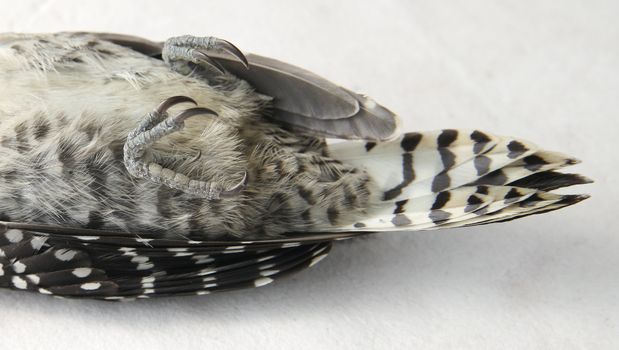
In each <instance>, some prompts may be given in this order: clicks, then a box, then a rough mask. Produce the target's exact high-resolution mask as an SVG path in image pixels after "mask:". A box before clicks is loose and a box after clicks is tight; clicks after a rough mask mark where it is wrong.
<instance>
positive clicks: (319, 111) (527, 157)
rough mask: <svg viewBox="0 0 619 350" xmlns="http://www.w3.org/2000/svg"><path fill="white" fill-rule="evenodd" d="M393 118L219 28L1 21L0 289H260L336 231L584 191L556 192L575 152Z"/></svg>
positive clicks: (467, 219) (480, 212)
mask: <svg viewBox="0 0 619 350" xmlns="http://www.w3.org/2000/svg"><path fill="white" fill-rule="evenodd" d="M209 50H210V51H209ZM231 57H232V58H231ZM245 66H247V67H245ZM398 125H399V123H398V120H397V117H396V116H395V115H393V114H392V113H391V112H390V111H389V110H387V109H386V108H384V107H382V106H380V105H378V104H377V103H375V102H374V101H372V100H371V99H369V98H368V97H365V96H362V95H358V94H355V93H352V92H350V91H348V90H345V89H343V88H339V87H337V86H335V85H333V84H332V83H330V82H328V81H326V80H324V79H322V78H320V77H317V76H315V75H313V74H312V73H309V72H306V71H304V70H302V69H299V68H296V67H294V66H290V65H287V64H285V63H281V62H278V61H275V60H272V59H268V58H264V57H260V56H255V55H247V56H244V55H242V54H240V51H238V49H236V48H235V47H234V46H233V45H231V44H229V43H228V42H225V41H221V40H219V39H214V38H194V37H178V38H172V39H169V40H168V41H166V43H165V44H164V45H160V44H157V43H152V42H148V41H146V40H143V39H139V38H133V37H125V36H119V35H109V34H89V33H59V34H41V35H31V34H28V35H25V34H4V35H0V220H1V221H2V222H4V224H3V226H2V227H3V229H4V231H3V232H2V233H0V272H1V273H0V286H5V287H10V288H15V289H28V290H33V291H39V292H41V293H45V294H54V295H59V296H73V297H81V296H87V297H94V298H102V299H108V300H115V299H123V298H135V297H148V296H159V295H178V294H204V293H208V292H210V291H215V290H228V289H234V288H240V287H246V286H259V285H263V284H266V283H268V282H270V281H271V280H272V279H274V278H275V277H278V276H280V275H281V276H283V275H286V274H288V273H291V272H294V271H297V270H299V269H301V268H303V267H306V266H309V265H311V264H313V263H315V262H316V261H318V260H319V259H320V258H321V257H324V255H326V253H327V252H328V249H329V247H330V244H331V241H332V240H334V239H339V238H347V237H352V236H355V235H360V234H363V233H367V232H377V231H396V230H420V229H435V228H443V227H459V226H465V225H475V224H485V223H491V222H498V221H505V220H510V219H513V218H517V217H521V216H526V215H530V214H533V213H539V212H546V211H550V210H554V209H558V208H561V207H564V206H567V205H570V204H573V203H576V202H578V201H580V200H582V199H584V198H585V197H584V196H574V195H558V194H553V193H551V192H549V191H551V190H553V189H555V188H558V187H563V186H567V185H572V184H580V183H585V182H587V181H588V180H587V179H585V178H583V177H581V176H578V175H572V174H563V173H559V172H557V171H555V170H556V169H558V168H561V167H563V166H566V165H570V164H574V163H575V162H576V160H575V159H573V158H572V157H568V156H564V155H562V154H559V153H554V152H548V151H545V150H541V149H539V148H538V147H536V146H534V145H532V144H530V143H528V142H524V141H522V140H518V139H514V138H506V137H497V136H493V135H491V134H488V133H485V132H482V131H477V130H468V131H466V130H441V131H436V132H425V133H406V134H403V135H401V134H399V130H398ZM327 137H340V138H346V139H349V140H347V141H342V142H337V143H332V142H327V141H326V139H325V138H327Z"/></svg>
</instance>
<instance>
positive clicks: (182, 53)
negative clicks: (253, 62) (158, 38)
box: [162, 35, 249, 73]
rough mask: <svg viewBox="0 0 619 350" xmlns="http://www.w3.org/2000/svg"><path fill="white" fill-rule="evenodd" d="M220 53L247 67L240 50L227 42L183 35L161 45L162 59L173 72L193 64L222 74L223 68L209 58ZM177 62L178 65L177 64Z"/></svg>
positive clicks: (245, 59)
mask: <svg viewBox="0 0 619 350" xmlns="http://www.w3.org/2000/svg"><path fill="white" fill-rule="evenodd" d="M222 53H223V54H227V55H231V56H233V57H235V58H236V59H237V60H238V61H239V62H240V63H241V64H243V65H244V66H245V68H248V67H249V63H248V62H247V58H245V55H243V53H242V52H241V50H239V49H238V48H237V47H236V46H234V45H233V44H232V43H230V42H229V41H227V40H223V39H219V38H215V37H211V36H207V37H195V36H191V35H184V36H177V37H173V38H170V39H168V40H166V42H165V43H164V44H163V50H162V57H163V60H164V61H165V62H166V63H168V64H169V65H170V66H171V67H172V68H173V69H175V70H180V71H184V70H186V67H187V66H186V64H185V63H186V62H193V63H195V64H197V65H201V66H207V67H209V68H211V69H215V70H216V71H219V72H220V73H223V72H224V68H223V67H222V66H221V65H220V64H219V63H218V62H217V61H216V60H215V59H213V58H212V57H211V56H212V55H213V54H222ZM179 62H180V63H181V64H180V65H179V64H177V63H179ZM183 73H187V72H183Z"/></svg>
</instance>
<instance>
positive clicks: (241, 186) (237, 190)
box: [219, 171, 247, 198]
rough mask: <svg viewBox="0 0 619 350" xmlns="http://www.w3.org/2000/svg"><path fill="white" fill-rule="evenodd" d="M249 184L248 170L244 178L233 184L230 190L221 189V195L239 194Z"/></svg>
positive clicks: (231, 195) (227, 196) (225, 196)
mask: <svg viewBox="0 0 619 350" xmlns="http://www.w3.org/2000/svg"><path fill="white" fill-rule="evenodd" d="M246 185H247V171H245V173H244V174H243V179H242V180H241V181H240V182H239V183H238V184H236V185H234V186H232V188H230V189H229V190H226V191H221V193H220V194H219V196H220V197H224V198H229V197H234V196H237V195H239V194H240V193H241V192H242V191H243V190H244V189H245V186H246Z"/></svg>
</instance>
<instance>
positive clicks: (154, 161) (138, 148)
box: [124, 96, 247, 200]
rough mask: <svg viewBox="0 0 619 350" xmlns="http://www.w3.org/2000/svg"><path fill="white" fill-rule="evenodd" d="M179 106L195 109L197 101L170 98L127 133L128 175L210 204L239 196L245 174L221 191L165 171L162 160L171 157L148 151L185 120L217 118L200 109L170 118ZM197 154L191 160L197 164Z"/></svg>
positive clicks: (126, 157)
mask: <svg viewBox="0 0 619 350" xmlns="http://www.w3.org/2000/svg"><path fill="white" fill-rule="evenodd" d="M179 103H193V104H194V105H197V103H196V101H194V100H193V99H191V98H189V97H186V96H174V97H170V98H168V99H166V100H164V101H163V102H161V104H159V106H157V107H156V108H155V109H154V110H153V111H152V112H150V113H148V114H147V115H146V116H145V117H144V119H143V120H142V121H141V122H140V124H139V125H138V126H137V127H136V128H135V129H134V130H132V131H131V132H130V133H129V136H128V137H127V141H126V142H125V146H124V164H125V167H126V168H127V170H128V171H129V174H131V175H132V176H135V177H138V178H146V179H149V180H150V181H153V182H155V183H158V184H163V185H166V186H168V187H170V188H174V189H177V190H181V191H184V192H186V193H189V194H192V195H195V196H198V197H202V198H206V199H209V200H212V199H219V198H221V197H232V196H235V195H238V194H240V193H241V191H242V190H243V189H244V188H245V185H246V182H247V172H245V174H244V175H243V179H242V180H241V181H240V182H239V183H238V184H236V185H234V186H232V187H231V188H228V189H224V187H223V186H222V185H221V184H219V183H216V182H208V181H201V180H195V179H191V178H189V177H188V176H187V175H185V174H182V173H179V172H176V171H174V170H172V169H169V168H166V167H165V166H164V165H163V164H165V161H164V160H165V159H167V158H169V157H173V156H171V155H166V154H161V153H160V152H156V151H153V150H150V146H152V145H153V144H154V143H155V142H157V141H158V140H159V139H161V138H162V137H164V136H166V135H170V134H172V133H175V132H178V131H180V130H182V129H183V128H184V126H185V120H186V119H187V118H189V117H192V116H195V115H212V116H217V113H215V112H214V111H212V110H210V109H208V108H201V107H194V108H189V109H186V110H184V111H182V112H181V113H179V114H177V115H174V116H169V115H168V113H167V110H168V109H169V108H170V107H172V106H174V105H176V104H179ZM199 154H200V153H199ZM199 154H198V156H197V157H196V156H194V158H195V159H196V160H197V158H199Z"/></svg>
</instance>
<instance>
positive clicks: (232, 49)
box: [217, 39, 249, 69]
mask: <svg viewBox="0 0 619 350" xmlns="http://www.w3.org/2000/svg"><path fill="white" fill-rule="evenodd" d="M217 43H218V44H219V45H220V48H221V49H222V50H223V51H225V52H227V53H229V54H230V55H232V56H234V57H236V58H237V59H238V60H239V61H241V63H242V64H243V66H245V68H246V69H249V62H248V61H247V57H245V55H244V54H243V52H241V50H239V48H238V47H236V46H234V44H232V43H231V42H229V41H228V40H223V39H218V42H217Z"/></svg>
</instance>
